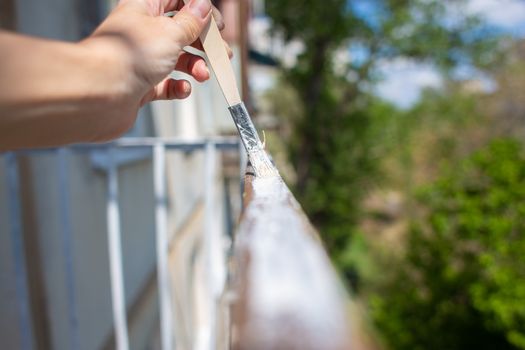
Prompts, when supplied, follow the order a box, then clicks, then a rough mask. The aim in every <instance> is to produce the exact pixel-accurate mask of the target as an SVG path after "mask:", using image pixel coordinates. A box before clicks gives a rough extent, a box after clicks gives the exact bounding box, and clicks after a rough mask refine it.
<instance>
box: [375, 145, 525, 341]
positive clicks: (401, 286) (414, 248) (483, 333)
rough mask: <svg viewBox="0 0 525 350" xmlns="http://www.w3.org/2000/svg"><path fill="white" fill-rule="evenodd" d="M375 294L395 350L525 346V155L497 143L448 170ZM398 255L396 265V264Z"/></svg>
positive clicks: (428, 191) (425, 197)
mask: <svg viewBox="0 0 525 350" xmlns="http://www.w3.org/2000/svg"><path fill="white" fill-rule="evenodd" d="M419 201H420V206H421V207H422V208H424V210H423V214H422V216H421V218H420V219H419V220H418V221H416V222H415V223H414V225H413V227H412V229H411V230H410V232H409V236H408V243H407V247H406V252H405V256H404V258H403V259H402V260H401V262H400V264H399V265H397V270H395V272H394V273H392V275H391V276H390V278H388V279H387V282H386V284H385V285H383V286H382V288H380V294H379V296H375V297H373V298H372V305H373V310H374V313H373V314H374V318H375V320H376V322H377V324H378V326H379V328H380V330H381V331H382V333H383V334H384V336H385V338H386V340H387V342H388V343H389V344H390V345H391V347H392V348H393V349H450V350H453V349H471V348H472V349H517V348H519V349H525V254H524V253H523V252H524V251H525V220H524V219H523V218H524V217H525V153H524V149H523V147H522V145H521V144H519V143H518V142H516V141H512V140H509V139H500V140H495V141H493V142H492V143H490V145H489V146H488V147H486V148H485V149H483V150H481V151H479V152H477V153H475V154H474V155H473V156H471V157H469V158H467V159H466V160H465V161H463V162H461V163H460V164H459V166H457V167H453V168H450V169H448V170H447V171H445V174H444V175H442V176H441V177H440V178H439V179H438V180H437V181H435V182H434V183H432V184H431V185H429V186H427V187H426V188H424V189H423V190H422V192H421V194H420V196H419ZM393 266H396V265H395V264H393V262H392V261H390V263H389V268H390V269H391V270H392V269H393Z"/></svg>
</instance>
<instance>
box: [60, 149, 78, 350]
mask: <svg viewBox="0 0 525 350" xmlns="http://www.w3.org/2000/svg"><path fill="white" fill-rule="evenodd" d="M69 155H70V151H69V150H68V149H66V148H60V149H59V150H58V154H57V167H58V188H59V198H60V201H59V202H60V204H59V205H60V215H61V217H60V218H61V223H60V224H61V231H62V232H61V233H62V254H64V260H65V261H64V262H65V268H66V288H67V300H68V318H69V327H70V336H71V339H70V340H71V343H70V344H71V348H72V349H79V347H80V343H79V339H78V316H77V304H76V292H75V269H74V258H73V256H74V252H73V237H72V231H71V218H70V217H71V212H70V202H69V169H68V166H69Z"/></svg>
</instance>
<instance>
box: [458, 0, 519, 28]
mask: <svg viewBox="0 0 525 350" xmlns="http://www.w3.org/2000/svg"><path fill="white" fill-rule="evenodd" d="M467 10H468V11H469V12H471V13H472V14H477V15H480V16H482V17H483V18H485V19H486V20H487V21H488V22H489V23H491V24H493V25H497V26H499V27H503V28H507V29H515V28H516V27H524V26H525V1H523V0H469V2H468V4H467Z"/></svg>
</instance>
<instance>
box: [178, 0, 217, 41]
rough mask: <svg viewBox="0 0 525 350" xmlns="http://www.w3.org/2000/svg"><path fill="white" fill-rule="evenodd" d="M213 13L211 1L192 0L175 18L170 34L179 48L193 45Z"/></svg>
mask: <svg viewBox="0 0 525 350" xmlns="http://www.w3.org/2000/svg"><path fill="white" fill-rule="evenodd" d="M211 11H212V10H211V3H210V1H209V0H190V2H188V4H187V5H185V6H184V7H183V8H182V9H181V10H180V11H179V12H177V14H176V15H175V16H173V20H172V21H171V23H173V28H172V29H170V33H172V35H173V39H174V41H175V42H176V43H177V44H178V45H179V47H181V48H182V47H184V46H187V45H191V44H192V43H193V42H195V41H196V40H197V39H198V38H199V35H200V33H201V32H202V31H203V29H204V28H205V27H206V25H207V24H208V22H209V20H210V18H211Z"/></svg>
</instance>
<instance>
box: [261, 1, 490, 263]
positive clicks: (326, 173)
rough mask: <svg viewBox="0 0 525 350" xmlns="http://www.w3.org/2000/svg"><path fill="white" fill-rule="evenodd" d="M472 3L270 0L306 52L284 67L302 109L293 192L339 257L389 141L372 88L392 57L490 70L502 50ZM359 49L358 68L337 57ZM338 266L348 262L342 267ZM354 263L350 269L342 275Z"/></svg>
mask: <svg viewBox="0 0 525 350" xmlns="http://www.w3.org/2000/svg"><path fill="white" fill-rule="evenodd" d="M463 3H464V1H461V0H456V1H438V0H413V1H406V0H357V1H346V0H325V1H313V2H306V3H305V2H304V1H301V0H287V1H280V0H267V1H266V10H267V13H268V15H269V16H270V18H271V19H272V22H273V30H274V31H275V32H276V33H279V34H280V35H282V37H283V38H284V39H285V41H287V42H289V41H293V40H295V41H299V42H301V43H302V44H303V47H304V50H303V51H302V53H301V54H299V56H298V57H297V63H296V64H295V65H294V66H293V67H291V68H285V69H283V74H284V78H285V80H286V81H287V82H288V83H289V84H290V85H291V86H292V88H293V89H295V90H296V92H297V96H298V97H299V100H300V103H301V104H302V108H301V110H302V111H303V113H302V115H301V117H300V118H296V119H294V126H293V134H292V136H291V138H290V140H289V154H290V160H291V163H292V164H293V166H294V168H295V171H296V174H297V183H296V186H295V188H294V190H295V192H296V194H297V196H298V197H299V199H300V201H301V203H302V204H303V206H304V207H305V210H306V211H307V213H308V214H309V216H310V218H311V219H312V221H313V222H314V224H316V225H317V226H318V227H319V228H320V231H321V233H322V235H323V238H324V240H325V242H326V244H327V247H328V249H329V251H330V252H331V253H332V256H333V257H334V258H335V259H336V261H338V260H339V257H340V256H341V255H342V253H343V252H344V250H345V249H347V246H348V242H349V240H350V237H351V233H352V232H353V231H354V230H355V225H356V223H357V221H358V219H359V217H360V210H359V208H360V201H361V199H362V197H363V195H364V194H365V193H366V190H367V188H368V187H369V185H370V184H371V183H373V181H374V178H375V177H376V176H377V175H378V161H377V160H378V157H379V156H380V153H379V152H378V148H377V147H376V145H377V144H380V143H381V138H382V137H384V135H382V134H381V133H378V132H377V131H378V128H377V127H376V126H377V125H378V123H381V122H382V121H384V120H383V119H382V118H375V117H376V116H377V115H376V114H374V113H373V112H371V111H372V110H373V108H370V107H371V106H372V105H374V103H375V102H374V101H375V100H374V98H372V97H371V95H370V91H371V86H372V85H373V83H374V82H375V81H376V80H377V79H378V72H379V70H378V68H379V67H380V66H381V64H382V63H384V62H385V60H391V59H395V58H403V59H406V58H409V59H416V60H421V61H425V62H427V63H429V64H434V65H435V66H436V67H440V68H442V70H443V72H446V71H449V70H450V69H452V68H453V67H456V66H458V65H462V64H476V65H485V64H487V63H489V62H490V61H491V59H493V58H494V53H495V52H497V50H487V47H492V45H493V44H494V42H493V40H492V38H491V37H490V36H489V35H487V32H486V31H485V30H484V29H483V28H484V27H483V25H482V23H481V22H480V21H479V20H478V19H476V18H473V17H468V16H463V15H461V6H462V4H463ZM347 51H349V52H350V53H351V54H354V53H357V54H358V56H359V57H356V58H355V59H352V60H351V62H341V61H337V60H336V59H335V57H336V55H335V53H336V52H347ZM339 263H340V264H343V262H341V261H339ZM349 268H350V267H347V266H342V269H343V270H345V269H349Z"/></svg>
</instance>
